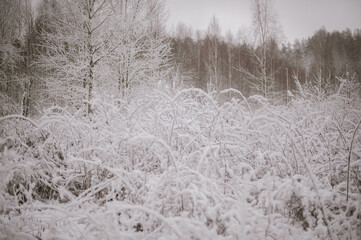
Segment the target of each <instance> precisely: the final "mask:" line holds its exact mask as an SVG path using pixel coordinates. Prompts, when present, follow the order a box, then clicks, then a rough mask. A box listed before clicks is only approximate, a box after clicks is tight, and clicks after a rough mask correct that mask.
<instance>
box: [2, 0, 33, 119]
mask: <svg viewBox="0 0 361 240" xmlns="http://www.w3.org/2000/svg"><path fill="white" fill-rule="evenodd" d="M32 29H33V11H32V8H31V2H30V1H29V0H22V1H20V0H12V1H9V0H0V98H1V99H0V100H1V102H2V105H3V107H2V108H1V109H0V112H1V114H2V113H3V112H6V111H5V110H4V108H5V107H6V106H8V107H10V106H12V105H17V107H16V108H17V109H16V110H15V112H22V114H24V115H27V107H28V106H27V105H28V101H27V100H28V94H29V86H30V81H31V79H30V77H29V74H30V71H29V65H30V58H31V55H32V51H31V50H30V47H31V44H30V41H29V35H30V33H31V31H32ZM10 112H14V110H11V111H10Z"/></svg>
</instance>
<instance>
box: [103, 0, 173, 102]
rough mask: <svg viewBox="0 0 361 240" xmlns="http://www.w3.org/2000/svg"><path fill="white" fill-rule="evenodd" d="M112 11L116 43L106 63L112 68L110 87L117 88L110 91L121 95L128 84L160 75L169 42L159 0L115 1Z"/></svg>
mask: <svg viewBox="0 0 361 240" xmlns="http://www.w3.org/2000/svg"><path fill="white" fill-rule="evenodd" d="M113 11H114V21H115V22H116V23H117V24H116V25H114V26H112V29H114V31H115V32H117V34H116V36H115V37H114V38H113V39H112V41H113V42H114V45H117V44H119V43H120V45H119V47H118V48H116V49H115V51H113V52H112V53H111V54H110V57H109V58H108V60H107V65H108V67H109V68H110V69H109V70H110V72H112V77H111V79H112V84H111V86H113V87H112V88H111V89H117V92H115V93H114V94H116V95H118V94H119V95H120V96H121V97H125V96H126V95H127V94H128V93H129V90H130V87H131V86H137V85H142V84H147V83H153V82H154V80H160V79H162V78H163V77H164V74H166V71H164V70H167V69H168V56H169V54H170V44H169V42H168V40H167V37H166V33H165V21H166V18H165V14H164V10H163V4H162V3H161V2H159V1H157V0H152V1H147V0H136V1H127V0H126V1H118V2H116V3H114V5H113ZM115 87H116V88H115ZM111 89H108V91H111Z"/></svg>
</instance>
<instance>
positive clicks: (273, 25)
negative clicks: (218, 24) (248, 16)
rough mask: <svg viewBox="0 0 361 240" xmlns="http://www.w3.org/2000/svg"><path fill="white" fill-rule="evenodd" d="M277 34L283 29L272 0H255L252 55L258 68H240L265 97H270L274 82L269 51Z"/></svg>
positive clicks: (253, 7) (253, 6)
mask: <svg viewBox="0 0 361 240" xmlns="http://www.w3.org/2000/svg"><path fill="white" fill-rule="evenodd" d="M277 34H281V31H280V28H279V26H278V22H277V18H276V13H275V11H274V9H273V6H272V2H271V0H254V1H253V5H252V35H253V37H254V39H253V41H252V42H253V43H251V44H250V45H251V47H250V55H251V56H252V57H253V58H254V61H255V64H256V66H257V70H256V71H255V72H251V71H249V70H248V69H246V68H244V67H242V66H239V67H238V70H239V71H240V72H242V73H243V74H244V75H245V76H246V77H247V78H248V79H250V81H251V83H252V85H253V87H254V88H255V89H256V90H257V91H258V92H260V93H261V94H262V95H263V96H264V97H268V95H269V91H270V89H271V87H272V85H273V84H274V79H272V74H271V69H270V63H269V56H268V53H267V52H268V49H269V46H270V43H271V41H272V40H275V39H278V36H277Z"/></svg>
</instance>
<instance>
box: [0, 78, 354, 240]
mask: <svg viewBox="0 0 361 240" xmlns="http://www.w3.org/2000/svg"><path fill="white" fill-rule="evenodd" d="M350 84H351V83H350V82H349V81H343V82H342V84H341V85H340V86H339V87H338V88H337V89H336V90H335V91H334V93H332V94H326V93H325V92H323V91H321V90H320V89H317V88H316V87H313V86H308V87H304V88H301V87H300V88H299V91H298V92H297V93H295V96H293V97H292V101H291V102H290V103H289V105H288V106H277V105H274V104H272V103H271V102H270V101H268V100H267V99H264V98H262V97H260V96H252V97H249V98H244V97H243V96H242V94H241V93H240V92H238V91H236V90H232V89H230V90H226V91H223V92H222V93H219V94H217V95H216V94H206V93H205V92H203V91H201V90H199V89H186V90H181V91H177V90H174V89H173V90H166V89H162V90H152V91H149V92H147V93H142V94H141V96H142V97H133V98H131V100H129V101H127V102H125V101H122V100H116V101H106V100H101V99H100V98H97V100H95V101H94V102H93V103H92V105H93V114H92V115H91V116H84V114H83V112H82V111H81V110H79V111H78V112H75V113H69V112H67V110H66V109H63V108H58V107H53V108H49V109H47V110H46V111H45V112H44V113H43V114H42V116H41V117H39V118H37V119H32V120H31V119H29V118H24V117H21V116H19V115H7V116H5V117H2V118H0V156H1V157H0V161H1V163H0V164H1V167H0V176H1V177H0V239H358V238H359V237H360V236H361V134H360V132H361V127H360V126H359V125H360V119H361V100H360V96H359V92H358V90H357V89H356V87H355V86H356V85H355V84H353V85H352V88H351V87H350ZM138 96H139V95H138ZM220 98H221V99H222V101H216V99H218V100H219V99H220ZM221 102H222V103H221ZM348 162H349V163H350V164H349V166H348Z"/></svg>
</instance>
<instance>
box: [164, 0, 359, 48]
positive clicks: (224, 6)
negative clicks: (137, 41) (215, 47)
mask: <svg viewBox="0 0 361 240" xmlns="http://www.w3.org/2000/svg"><path fill="white" fill-rule="evenodd" d="M165 2H166V8H167V9H168V11H169V22H168V28H169V30H171V31H172V29H174V27H175V26H176V25H177V23H178V22H183V23H185V24H186V25H190V26H192V28H193V30H197V29H199V30H206V29H207V26H208V24H209V21H210V19H211V17H212V15H213V14H215V15H216V17H217V18H218V20H219V24H220V25H221V27H222V34H224V33H225V32H226V31H227V30H231V31H232V32H233V33H234V34H236V33H237V31H238V30H239V29H242V28H243V29H244V28H247V26H249V25H250V24H251V10H250V9H251V0H165ZM272 2H273V6H274V9H275V10H276V12H277V14H278V20H279V22H280V24H281V27H282V30H283V33H284V36H285V38H286V39H285V40H286V41H290V42H293V41H294V40H295V39H296V38H298V39H302V38H307V37H309V36H312V35H313V33H314V32H315V31H317V30H318V29H320V28H321V27H322V26H324V27H326V29H327V30H328V31H334V30H344V29H346V28H350V29H351V30H354V29H356V28H359V29H361V0H273V1H272Z"/></svg>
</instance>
